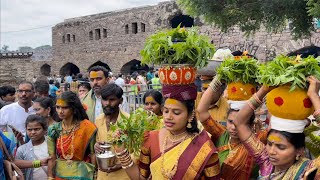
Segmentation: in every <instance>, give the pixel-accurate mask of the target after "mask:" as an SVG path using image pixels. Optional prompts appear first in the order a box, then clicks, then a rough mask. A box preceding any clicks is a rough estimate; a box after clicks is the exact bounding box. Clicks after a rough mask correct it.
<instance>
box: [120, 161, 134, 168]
mask: <svg viewBox="0 0 320 180" xmlns="http://www.w3.org/2000/svg"><path fill="white" fill-rule="evenodd" d="M132 166H133V161H132V160H131V163H130V164H129V165H127V166H122V169H128V168H130V167H132Z"/></svg>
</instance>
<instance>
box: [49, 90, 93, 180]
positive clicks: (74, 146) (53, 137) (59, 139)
mask: <svg viewBox="0 0 320 180" xmlns="http://www.w3.org/2000/svg"><path fill="white" fill-rule="evenodd" d="M56 109H57V112H58V115H59V118H60V119H62V121H61V122H58V123H54V124H53V125H51V126H50V127H49V131H48V151H49V155H50V156H51V157H52V159H51V160H50V161H49V163H48V179H58V180H59V179H88V180H90V179H93V174H94V169H95V166H94V165H95V156H94V149H93V146H94V143H95V139H96V138H95V135H96V131H97V128H96V126H95V125H94V124H93V123H92V122H90V121H89V120H87V119H88V116H87V114H86V112H85V110H84V108H83V107H82V105H81V102H80V100H79V98H78V97H77V95H76V94H75V93H73V92H64V93H62V94H61V95H59V96H58V98H57V102H56Z"/></svg>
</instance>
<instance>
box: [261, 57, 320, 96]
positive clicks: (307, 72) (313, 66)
mask: <svg viewBox="0 0 320 180" xmlns="http://www.w3.org/2000/svg"><path fill="white" fill-rule="evenodd" d="M319 63H320V60H317V59H315V58H314V57H313V56H309V57H307V58H304V59H299V57H298V58H296V57H288V56H283V55H281V56H278V57H276V58H275V59H274V60H273V61H271V62H269V63H267V64H264V65H261V66H260V68H259V76H258V81H259V82H260V83H261V84H266V85H269V86H279V85H284V84H288V83H290V84H291V88H290V91H293V90H294V89H296V88H302V89H305V88H307V81H306V78H307V77H308V76H311V75H313V76H315V77H317V78H320V67H319V65H318V64H319Z"/></svg>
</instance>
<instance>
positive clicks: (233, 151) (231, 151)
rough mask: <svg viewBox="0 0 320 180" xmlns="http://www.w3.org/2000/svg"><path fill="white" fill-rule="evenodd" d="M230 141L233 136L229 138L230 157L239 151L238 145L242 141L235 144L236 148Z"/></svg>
mask: <svg viewBox="0 0 320 180" xmlns="http://www.w3.org/2000/svg"><path fill="white" fill-rule="evenodd" d="M230 141H231V137H230V138H229V141H228V147H229V155H228V157H229V158H233V156H234V154H235V153H236V151H237V146H238V145H239V144H240V143H237V144H236V145H235V146H234V148H235V149H232V147H231V144H230Z"/></svg>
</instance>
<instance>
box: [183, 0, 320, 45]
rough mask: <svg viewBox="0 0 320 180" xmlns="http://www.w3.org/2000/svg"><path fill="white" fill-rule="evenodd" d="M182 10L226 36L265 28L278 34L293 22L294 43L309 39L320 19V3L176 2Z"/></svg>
mask: <svg viewBox="0 0 320 180" xmlns="http://www.w3.org/2000/svg"><path fill="white" fill-rule="evenodd" d="M177 4H178V5H179V7H180V8H181V9H183V10H184V11H186V12H187V13H188V14H189V15H191V16H198V17H203V18H204V20H205V21H206V22H207V23H210V24H214V25H215V26H216V27H218V28H219V29H221V31H223V32H227V31H229V30H231V29H232V28H234V27H235V26H238V27H239V28H240V30H241V31H243V32H245V34H246V35H251V34H254V33H255V32H256V31H258V30H259V29H260V28H261V27H262V26H264V27H266V29H267V31H268V32H272V33H279V32H281V31H283V30H284V29H285V28H286V25H287V24H288V22H291V25H290V27H291V28H290V31H291V33H292V36H293V37H294V38H295V39H298V38H304V37H309V36H310V35H311V32H312V31H314V26H313V19H314V18H319V17H320V1H319V0H281V1H279V0H269V1H263V0H247V1H218V0H177Z"/></svg>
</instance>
